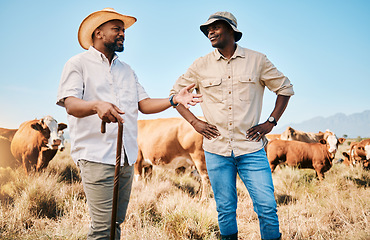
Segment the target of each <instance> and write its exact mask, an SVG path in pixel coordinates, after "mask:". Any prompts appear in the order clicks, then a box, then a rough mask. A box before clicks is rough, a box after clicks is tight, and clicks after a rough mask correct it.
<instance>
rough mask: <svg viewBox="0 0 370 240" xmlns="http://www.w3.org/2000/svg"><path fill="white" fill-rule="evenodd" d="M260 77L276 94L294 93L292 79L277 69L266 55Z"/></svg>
mask: <svg viewBox="0 0 370 240" xmlns="http://www.w3.org/2000/svg"><path fill="white" fill-rule="evenodd" d="M260 79H261V81H262V82H263V83H264V85H265V86H266V87H267V88H268V89H270V91H273V92H274V93H276V95H284V96H292V95H294V91H293V85H292V84H291V82H290V80H289V79H288V78H287V77H286V76H285V75H284V74H283V73H281V72H280V71H279V70H277V68H276V67H275V66H274V65H273V64H272V63H271V62H270V60H269V59H268V58H267V57H266V56H264V60H263V64H262V70H261V76H260Z"/></svg>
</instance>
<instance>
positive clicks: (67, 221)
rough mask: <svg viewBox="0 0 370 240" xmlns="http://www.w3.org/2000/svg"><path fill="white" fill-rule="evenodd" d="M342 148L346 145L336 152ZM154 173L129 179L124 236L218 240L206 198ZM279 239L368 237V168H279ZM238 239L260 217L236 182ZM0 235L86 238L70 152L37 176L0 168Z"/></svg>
mask: <svg viewBox="0 0 370 240" xmlns="http://www.w3.org/2000/svg"><path fill="white" fill-rule="evenodd" d="M347 148H348V143H347V142H345V143H344V144H343V145H342V146H341V148H340V150H339V152H338V153H337V157H336V159H335V161H336V160H337V159H338V158H340V157H341V152H342V151H344V150H346V149H347ZM156 170H157V171H155V174H154V176H153V178H152V179H151V180H150V181H147V182H144V181H142V182H134V186H133V192H132V197H131V202H130V205H129V210H128V213H127V216H126V221H125V222H124V223H123V224H122V239H130V240H136V239H138V240H141V239H142V240H157V239H164V240H167V239H174V240H175V239H176V240H177V239H184V240H185V239H217V237H218V236H219V231H218V225H217V213H216V210H215V203H214V199H213V198H212V195H210V196H209V199H208V200H206V201H199V192H198V190H199V182H197V180H195V179H194V178H193V177H191V175H190V173H185V174H183V175H181V176H177V175H176V174H174V173H173V172H168V171H167V172H165V171H163V170H160V169H159V170H158V169H156ZM273 178H274V184H275V193H276V199H277V203H278V215H279V219H280V225H281V232H282V233H283V239H295V240H296V239H297V240H298V239H320V240H322V239H336V240H337V239H338V240H341V239H343V240H344V239H346V240H347V239H354V240H356V239H362V240H368V239H370V172H369V171H364V170H362V169H361V168H360V167H355V168H350V167H346V166H344V165H342V164H335V165H334V166H333V168H332V169H330V170H329V171H328V172H327V174H326V178H325V180H324V181H323V182H319V181H318V180H316V178H315V172H314V170H310V169H308V170H297V169H292V168H287V167H282V168H281V169H279V170H276V172H275V173H274V174H273ZM238 190H239V192H238V197H239V205H238V212H237V216H238V225H239V236H240V239H244V240H249V239H252V240H253V239H260V237H259V229H258V220H257V216H256V214H255V213H254V212H253V208H252V203H251V200H250V198H249V195H248V192H247V191H246V189H245V187H244V186H243V184H242V183H241V182H240V181H238ZM0 201H1V208H0V239H29V240H31V239H32V240H34V239H68V240H73V239H85V238H86V234H87V230H88V224H89V215H88V209H87V204H86V199H85V195H84V192H83V188H82V184H81V182H80V177H79V174H78V170H77V168H76V167H75V165H74V163H73V161H72V160H71V158H70V156H69V149H68V148H67V149H66V151H64V152H59V153H58V154H57V156H56V157H55V159H54V160H52V161H51V163H50V165H49V167H48V168H47V169H46V171H45V172H43V173H41V174H34V175H31V176H28V177H27V176H25V174H24V172H23V169H17V170H14V171H13V170H11V169H0Z"/></svg>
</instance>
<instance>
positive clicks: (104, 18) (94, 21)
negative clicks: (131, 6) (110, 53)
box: [78, 8, 136, 49]
mask: <svg viewBox="0 0 370 240" xmlns="http://www.w3.org/2000/svg"><path fill="white" fill-rule="evenodd" d="M115 19H118V20H121V21H122V22H123V24H124V28H125V29H127V28H129V27H130V26H131V25H132V24H134V23H135V22H136V18H135V17H131V16H126V15H122V14H120V13H118V12H117V11H116V10H114V9H113V8H104V9H103V10H100V11H97V12H93V13H91V14H90V15H89V16H87V17H86V18H85V19H84V20H83V21H82V23H81V25H80V28H79V29H78V42H79V43H80V45H81V47H82V48H84V49H88V48H89V47H90V46H92V45H93V40H92V34H93V32H94V31H95V29H96V28H97V27H99V26H100V25H102V24H103V23H106V22H108V21H111V20H115Z"/></svg>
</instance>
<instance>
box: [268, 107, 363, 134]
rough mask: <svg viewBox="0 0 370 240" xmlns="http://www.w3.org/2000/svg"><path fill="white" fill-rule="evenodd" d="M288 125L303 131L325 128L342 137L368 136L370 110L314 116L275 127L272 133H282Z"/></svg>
mask: <svg viewBox="0 0 370 240" xmlns="http://www.w3.org/2000/svg"><path fill="white" fill-rule="evenodd" d="M288 126H290V127H292V128H294V129H296V130H301V131H305V132H319V131H322V132H324V131H325V130H326V129H330V130H331V131H333V132H334V133H335V134H336V135H337V136H338V137H343V135H347V136H348V137H349V138H357V137H358V136H361V137H363V138H364V137H370V110H366V111H364V112H362V113H354V114H351V115H345V114H344V113H337V114H335V115H333V116H330V117H327V118H324V117H315V118H312V119H310V120H307V121H304V122H301V123H292V124H289V125H285V126H282V127H280V128H276V129H274V131H273V132H272V133H282V132H284V131H285V129H286V128H287V127H288Z"/></svg>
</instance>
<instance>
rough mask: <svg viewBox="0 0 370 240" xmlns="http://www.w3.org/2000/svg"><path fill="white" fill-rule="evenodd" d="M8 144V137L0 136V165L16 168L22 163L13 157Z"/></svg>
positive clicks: (9, 142)
mask: <svg viewBox="0 0 370 240" xmlns="http://www.w3.org/2000/svg"><path fill="white" fill-rule="evenodd" d="M10 144H11V141H10V140H9V139H8V138H5V137H3V136H0V167H2V168H6V167H10V168H17V167H19V166H21V165H22V164H21V162H18V161H17V160H16V159H15V158H14V157H13V154H12V152H11V151H10Z"/></svg>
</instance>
